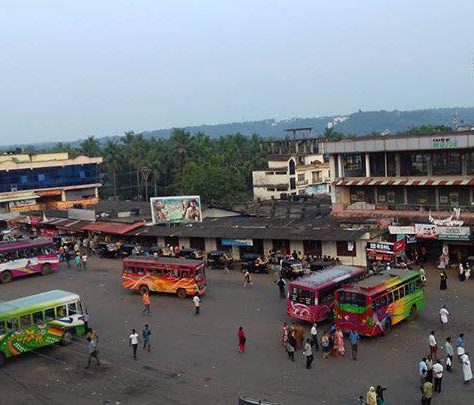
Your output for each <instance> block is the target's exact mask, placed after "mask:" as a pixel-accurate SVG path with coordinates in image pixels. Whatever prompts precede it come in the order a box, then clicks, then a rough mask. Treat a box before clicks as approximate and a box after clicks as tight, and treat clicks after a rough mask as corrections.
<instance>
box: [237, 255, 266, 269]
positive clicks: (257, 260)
mask: <svg viewBox="0 0 474 405" xmlns="http://www.w3.org/2000/svg"><path fill="white" fill-rule="evenodd" d="M240 265H241V270H242V273H244V272H245V271H246V270H248V271H249V273H268V261H266V260H265V259H264V258H263V257H262V255H259V254H258V253H245V254H243V255H242V256H240Z"/></svg>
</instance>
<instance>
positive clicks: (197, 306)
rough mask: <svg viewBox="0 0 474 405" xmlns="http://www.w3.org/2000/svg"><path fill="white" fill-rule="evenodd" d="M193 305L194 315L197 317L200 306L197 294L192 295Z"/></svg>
mask: <svg viewBox="0 0 474 405" xmlns="http://www.w3.org/2000/svg"><path fill="white" fill-rule="evenodd" d="M193 304H194V310H195V314H196V315H198V314H199V309H200V306H201V298H199V295H198V294H197V293H196V294H194V297H193Z"/></svg>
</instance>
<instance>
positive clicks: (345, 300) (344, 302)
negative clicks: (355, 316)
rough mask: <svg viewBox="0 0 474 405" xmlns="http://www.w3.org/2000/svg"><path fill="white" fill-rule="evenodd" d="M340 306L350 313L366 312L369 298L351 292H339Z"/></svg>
mask: <svg viewBox="0 0 474 405" xmlns="http://www.w3.org/2000/svg"><path fill="white" fill-rule="evenodd" d="M339 304H340V306H341V307H343V308H344V310H345V311H348V312H360V310H362V312H363V311H365V307H366V305H367V296H366V295H364V294H359V293H355V292H349V291H339Z"/></svg>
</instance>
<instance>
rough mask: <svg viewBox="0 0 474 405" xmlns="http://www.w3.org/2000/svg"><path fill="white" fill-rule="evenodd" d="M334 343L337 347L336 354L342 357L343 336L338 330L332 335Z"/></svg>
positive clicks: (343, 351) (343, 350) (343, 349)
mask: <svg viewBox="0 0 474 405" xmlns="http://www.w3.org/2000/svg"><path fill="white" fill-rule="evenodd" d="M334 341H335V343H336V346H337V353H338V354H339V355H340V356H344V353H345V348H344V335H343V334H342V331H341V330H340V329H338V330H337V331H336V333H335V334H334Z"/></svg>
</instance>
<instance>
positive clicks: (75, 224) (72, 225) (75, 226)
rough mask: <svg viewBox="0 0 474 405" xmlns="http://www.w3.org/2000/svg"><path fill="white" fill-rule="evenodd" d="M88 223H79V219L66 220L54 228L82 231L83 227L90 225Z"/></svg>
mask: <svg viewBox="0 0 474 405" xmlns="http://www.w3.org/2000/svg"><path fill="white" fill-rule="evenodd" d="M90 224H91V222H90V221H81V220H80V219H68V220H66V221H65V222H61V223H59V224H57V225H56V228H58V229H63V230H66V231H82V230H83V229H84V227H85V226H87V225H90Z"/></svg>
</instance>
